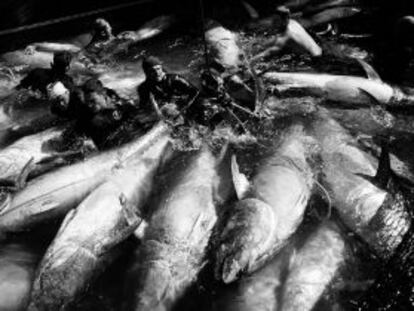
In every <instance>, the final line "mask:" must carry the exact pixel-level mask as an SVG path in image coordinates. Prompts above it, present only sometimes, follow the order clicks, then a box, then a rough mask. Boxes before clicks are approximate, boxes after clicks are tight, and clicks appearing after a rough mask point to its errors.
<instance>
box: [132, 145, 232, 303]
mask: <svg viewBox="0 0 414 311" xmlns="http://www.w3.org/2000/svg"><path fill="white" fill-rule="evenodd" d="M187 156H188V157H185V159H182V158H181V159H180V160H181V164H180V163H179V164H177V165H175V166H173V167H175V169H174V174H173V175H171V178H172V179H169V182H166V185H167V189H165V192H164V191H163V193H161V197H160V200H159V202H160V204H159V205H158V207H157V209H156V211H155V213H154V214H153V215H152V216H151V218H150V221H149V225H148V227H147V229H146V232H145V235H144V238H143V242H142V247H141V248H140V249H139V250H138V251H137V256H136V258H137V259H136V260H137V263H136V265H135V267H134V268H133V270H132V271H131V272H130V281H129V283H128V285H127V291H128V294H129V295H131V296H132V299H127V300H128V301H129V300H132V303H131V306H128V307H127V310H140V311H144V310H154V311H155V310H171V309H172V308H173V306H174V304H175V303H176V302H177V301H178V300H179V299H180V298H181V297H182V296H183V295H184V293H185V291H186V290H187V289H188V288H189V287H190V286H191V285H192V284H193V283H194V281H195V280H196V277H197V275H198V273H199V271H200V270H201V268H202V267H203V265H204V261H205V253H206V248H207V245H208V241H209V238H210V235H211V233H212V230H213V227H214V225H215V223H216V220H217V213H218V211H217V210H216V206H218V205H221V204H220V203H223V202H224V201H226V200H227V198H229V196H230V195H231V194H232V193H233V191H232V189H233V186H232V181H231V177H230V173H229V172H228V174H226V173H225V172H226V170H225V169H220V168H219V166H218V165H220V162H222V161H221V160H220V158H219V159H217V158H216V157H215V156H214V155H213V154H212V153H211V151H210V150H209V148H207V147H206V146H204V147H203V148H202V149H201V150H200V151H198V152H197V153H195V154H190V155H187ZM224 159H226V157H225V158H224ZM223 161H224V160H223ZM176 169H180V170H177V171H176Z"/></svg>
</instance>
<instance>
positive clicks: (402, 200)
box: [314, 114, 414, 311]
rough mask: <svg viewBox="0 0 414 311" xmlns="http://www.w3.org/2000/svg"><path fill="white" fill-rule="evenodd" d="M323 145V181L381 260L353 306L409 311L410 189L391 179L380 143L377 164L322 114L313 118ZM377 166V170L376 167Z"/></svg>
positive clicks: (413, 258) (412, 256)
mask: <svg viewBox="0 0 414 311" xmlns="http://www.w3.org/2000/svg"><path fill="white" fill-rule="evenodd" d="M314 126H315V134H316V136H317V138H318V139H319V141H320V142H321V146H322V153H321V157H322V159H323V161H324V163H325V164H324V169H323V171H324V184H325V185H326V187H327V188H328V190H329V192H330V194H331V198H332V200H333V203H334V205H335V206H336V207H337V209H338V212H339V214H340V215H341V217H342V219H343V221H344V222H345V223H346V224H347V225H348V227H350V228H351V229H352V230H354V231H355V232H356V233H358V234H359V236H360V237H361V238H362V240H364V241H365V242H366V243H367V244H368V245H369V246H370V248H371V250H372V251H374V253H375V254H376V255H378V256H379V258H380V259H382V262H383V267H382V269H381V270H380V273H379V275H378V278H377V280H376V282H375V283H374V284H373V286H372V287H371V288H370V289H369V290H368V292H367V293H366V294H365V295H364V296H363V297H361V299H360V300H359V301H358V302H357V303H356V304H355V305H352V306H351V307H350V308H351V309H354V308H355V309H357V310H381V311H386V310H387V311H391V310H409V309H410V308H411V307H412V305H413V301H414V295H413V293H414V282H413V277H412V276H413V271H414V265H413V262H414V234H413V224H412V219H413V214H412V202H413V200H412V193H410V191H402V190H403V189H402V188H401V187H400V185H399V183H397V182H396V180H392V179H391V180H390V176H391V172H390V171H391V170H390V160H389V155H388V152H387V150H386V146H384V147H383V150H382V153H381V156H380V160H379V164H378V165H376V162H377V161H375V160H374V159H372V157H370V156H369V155H368V154H366V153H364V152H363V151H361V150H360V149H359V148H358V147H356V146H355V145H356V144H355V140H354V139H353V138H352V137H351V136H350V135H349V134H348V133H347V132H346V131H345V130H344V129H343V128H342V127H341V126H340V125H339V124H337V123H336V122H335V121H334V120H332V119H329V117H328V116H327V115H326V114H324V115H323V116H322V117H321V116H320V117H319V120H318V121H317V122H316V123H315V125H314ZM377 166H378V169H377Z"/></svg>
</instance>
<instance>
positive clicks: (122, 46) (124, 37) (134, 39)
mask: <svg viewBox="0 0 414 311" xmlns="http://www.w3.org/2000/svg"><path fill="white" fill-rule="evenodd" d="M176 22H177V18H176V16H174V15H161V16H158V17H155V18H153V19H151V20H150V21H148V22H146V23H144V25H142V26H141V27H140V28H139V29H137V30H135V31H124V32H121V33H120V34H118V35H117V36H116V37H115V38H114V39H113V40H110V41H108V42H106V43H104V44H102V43H98V44H96V45H93V47H92V51H93V50H95V49H96V50H97V51H99V53H100V54H103V53H104V54H107V55H108V56H112V55H115V54H117V53H119V52H122V51H127V50H128V49H129V47H130V46H132V45H134V44H136V43H138V42H141V41H144V40H148V39H151V38H154V37H156V36H158V35H160V34H162V33H164V32H165V31H166V30H167V29H169V28H171V27H172V26H173V25H174V24H175V23H176ZM88 50H91V49H90V48H89V47H88Z"/></svg>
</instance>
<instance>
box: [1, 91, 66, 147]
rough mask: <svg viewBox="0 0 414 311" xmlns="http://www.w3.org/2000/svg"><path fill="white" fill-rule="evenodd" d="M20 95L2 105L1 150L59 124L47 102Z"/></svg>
mask: <svg viewBox="0 0 414 311" xmlns="http://www.w3.org/2000/svg"><path fill="white" fill-rule="evenodd" d="M20 95H21V96H20ZM20 95H19V94H12V95H10V96H8V97H7V98H5V99H4V100H3V103H2V104H1V105H0V148H2V147H4V146H6V145H8V144H10V143H11V142H12V141H14V140H16V139H18V138H20V137H22V136H26V135H30V134H33V133H36V132H39V131H41V130H44V129H46V128H48V127H51V126H52V125H54V124H56V123H58V122H59V119H58V118H57V117H56V116H55V115H53V114H52V113H51V112H50V108H49V105H48V104H47V103H46V102H45V100H43V99H37V98H32V97H27V96H26V95H27V94H20ZM60 122H61V121H60Z"/></svg>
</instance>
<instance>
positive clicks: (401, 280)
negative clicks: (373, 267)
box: [349, 227, 414, 311]
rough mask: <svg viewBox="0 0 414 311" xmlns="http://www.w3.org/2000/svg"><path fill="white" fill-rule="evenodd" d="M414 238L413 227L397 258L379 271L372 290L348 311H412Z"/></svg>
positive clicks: (413, 299) (397, 253) (396, 254)
mask: <svg viewBox="0 0 414 311" xmlns="http://www.w3.org/2000/svg"><path fill="white" fill-rule="evenodd" d="M413 263H414V234H413V228H412V227H411V229H410V232H408V233H407V234H406V236H405V237H404V240H403V241H402V243H401V244H400V245H399V247H398V248H397V250H396V251H395V253H394V255H393V256H392V257H391V258H390V260H389V261H388V262H387V263H386V264H385V265H384V266H383V267H381V269H380V272H379V273H378V276H377V278H376V280H375V282H374V284H372V286H371V287H370V288H369V289H368V290H367V291H366V292H365V293H364V294H363V295H362V297H360V298H359V299H358V300H357V301H352V302H351V306H350V308H349V310H358V311H369V310H378V311H393V310H410V309H412V307H413V301H414V282H413V271H414V270H413Z"/></svg>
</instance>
